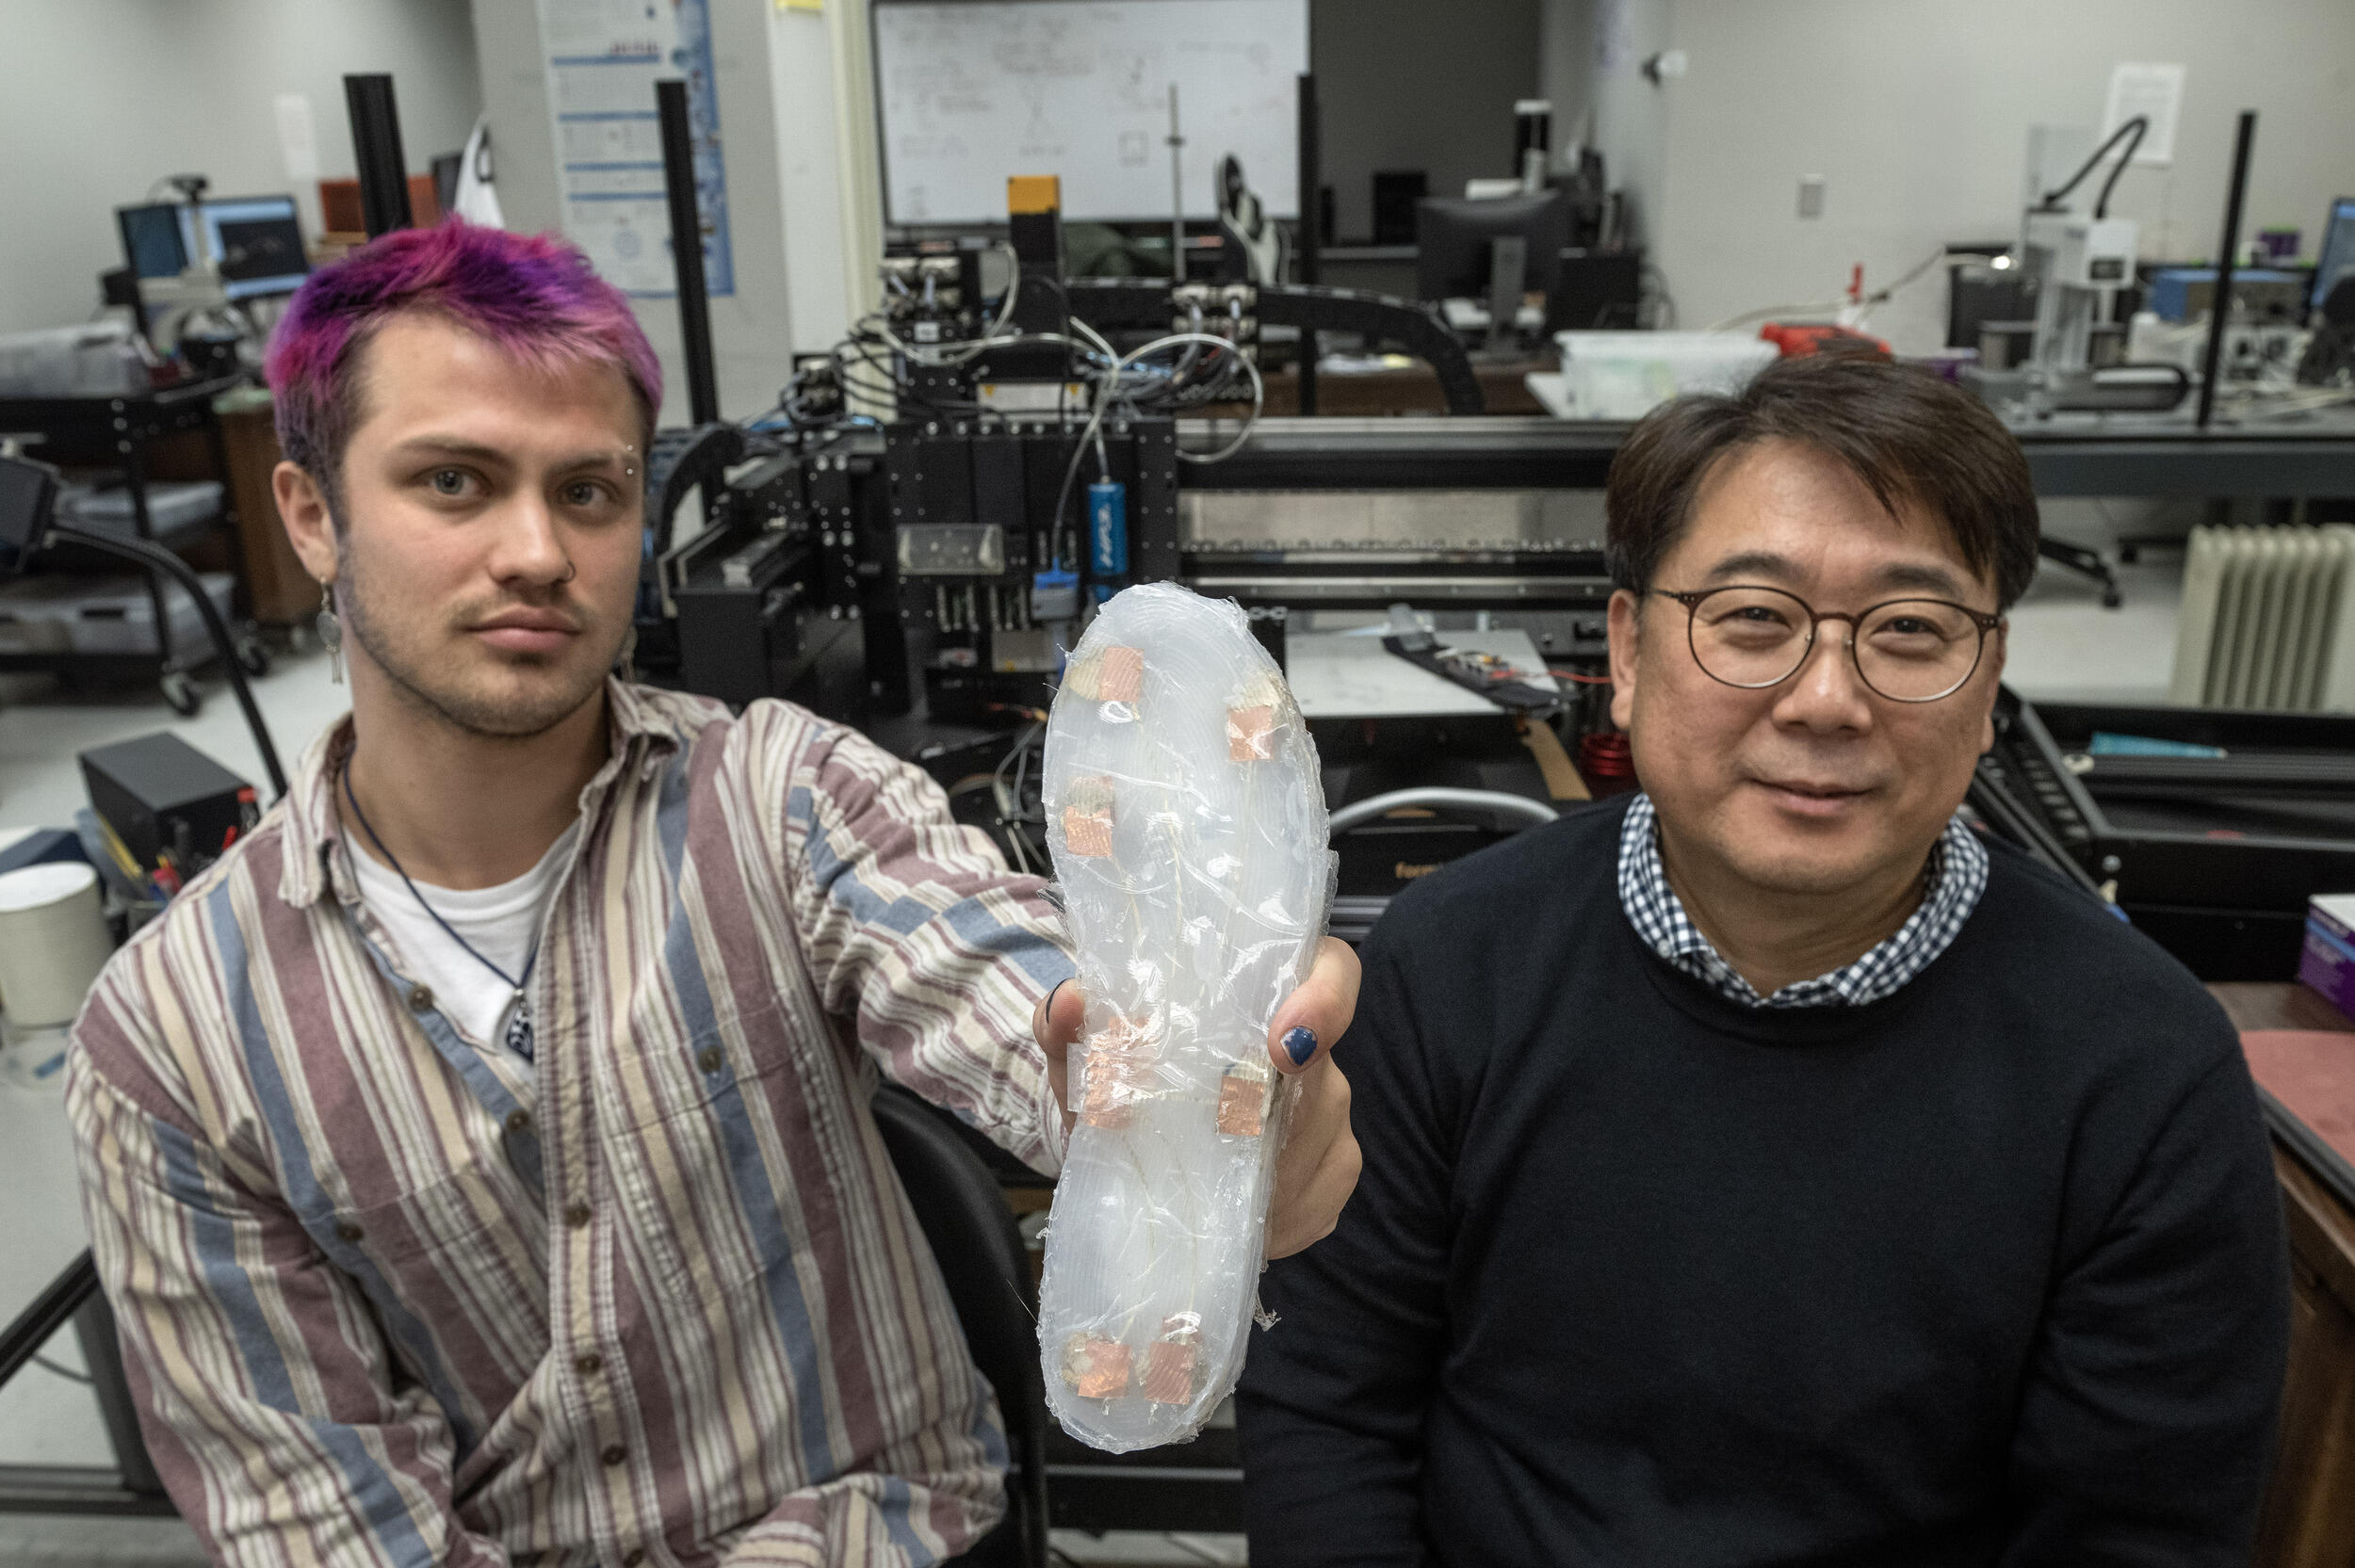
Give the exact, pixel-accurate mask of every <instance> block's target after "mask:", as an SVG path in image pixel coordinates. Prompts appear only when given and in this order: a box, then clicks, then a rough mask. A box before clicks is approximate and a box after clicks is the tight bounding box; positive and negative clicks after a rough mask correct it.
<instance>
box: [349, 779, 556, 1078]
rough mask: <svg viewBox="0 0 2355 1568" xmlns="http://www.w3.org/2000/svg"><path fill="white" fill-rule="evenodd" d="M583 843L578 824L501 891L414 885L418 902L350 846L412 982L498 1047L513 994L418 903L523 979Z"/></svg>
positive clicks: (357, 844)
mask: <svg viewBox="0 0 2355 1568" xmlns="http://www.w3.org/2000/svg"><path fill="white" fill-rule="evenodd" d="M579 836H580V824H579V823H578V822H577V821H576V822H575V823H574V824H573V825H572V826H571V827H569V828H567V829H565V830H564V832H563V834H562V836H560V838H558V839H557V841H556V842H555V843H554V844H552V845H550V846H549V847H548V852H547V853H546V854H544V855H543V856H541V857H540V864H539V865H535V866H533V867H532V868H531V869H530V870H528V871H527V872H525V873H524V874H523V875H522V876H520V877H517V878H516V879H515V880H514V881H511V882H501V883H499V884H498V886H496V887H483V888H470V889H464V890H461V889H457V888H448V887H433V886H430V884H428V883H425V882H419V883H417V892H416V893H415V894H413V893H411V892H410V891H409V889H408V887H407V886H406V885H405V884H404V883H403V882H402V881H401V880H400V878H399V876H398V874H397V873H396V872H395V871H394V870H393V869H392V868H391V867H390V866H388V865H384V864H383V863H382V862H381V861H379V860H378V859H377V858H376V856H375V855H374V854H373V853H371V852H370V849H371V848H372V847H370V846H367V845H365V839H364V835H361V834H353V835H352V836H351V839H350V841H349V842H350V846H351V863H352V865H353V866H354V867H355V868H356V869H357V870H358V872H359V876H360V897H361V898H362V899H363V900H364V901H365V903H366V904H367V906H368V908H369V909H370V910H371V911H373V912H374V913H375V915H376V917H377V919H379V920H381V921H382V922H383V923H384V929H386V931H388V932H389V933H391V936H392V939H393V944H394V946H396V947H397V948H398V950H399V953H400V957H401V961H402V962H403V963H405V964H406V965H407V967H408V970H409V975H410V978H412V979H414V980H416V981H417V982H418V983H419V984H421V985H424V986H426V987H428V988H430V990H431V991H432V993H433V1000H434V1003H435V1005H436V1006H438V1007H439V1008H440V1009H441V1010H442V1012H443V1014H444V1015H445V1016H446V1017H447V1018H448V1019H449V1020H450V1021H451V1022H452V1023H454V1024H456V1025H457V1026H458V1027H459V1030H460V1032H461V1033H463V1034H464V1035H465V1036H466V1037H467V1038H468V1039H470V1040H472V1041H474V1042H475V1043H478V1044H483V1045H498V1044H501V1043H503V1042H504V1040H505V1037H506V1030H507V1019H508V1013H509V1011H510V1010H512V1008H513V1007H514V1005H515V991H514V988H513V987H512V986H511V985H509V984H508V983H507V982H506V981H505V980H502V979H500V978H498V977H497V976H496V975H494V974H492V973H491V971H490V969H489V968H488V967H487V966H485V965H484V964H483V962H482V960H481V959H478V958H476V957H475V956H474V954H473V953H469V952H467V951H466V949H465V948H464V947H462V946H459V945H458V944H457V943H455V942H453V941H451V940H450V935H449V932H448V931H446V930H444V929H442V928H441V927H440V926H439V925H437V924H435V923H434V920H433V916H432V915H430V914H428V913H426V912H425V910H424V909H423V907H421V906H420V905H419V904H418V902H417V896H418V895H419V894H422V895H423V896H424V897H425V898H426V900H427V901H428V902H429V903H430V904H431V905H432V906H433V909H434V912H435V913H438V914H440V915H441V917H442V918H443V919H444V920H447V921H448V922H449V924H450V927H451V929H454V930H456V931H457V932H458V934H459V935H461V936H463V937H464V938H465V939H466V941H467V942H468V943H469V944H471V945H472V946H473V947H474V949H475V952H477V953H480V954H481V955H482V958H487V959H489V960H490V961H491V962H493V963H495V964H497V965H498V966H499V967H500V968H501V969H504V970H506V971H507V973H508V974H510V975H512V976H514V977H516V978H521V977H522V975H523V972H524V965H525V964H526V963H528V962H530V960H531V949H532V946H533V944H534V943H536V942H537V941H538V940H539V936H540V920H541V917H542V916H543V915H544V914H545V913H547V907H548V896H549V895H550V894H551V893H553V892H555V890H556V879H557V876H558V874H559V873H560V872H561V871H562V870H563V868H564V863H565V861H566V860H567V859H568V858H570V856H571V855H572V852H573V843H574V841H575V840H576V839H577V838H579Z"/></svg>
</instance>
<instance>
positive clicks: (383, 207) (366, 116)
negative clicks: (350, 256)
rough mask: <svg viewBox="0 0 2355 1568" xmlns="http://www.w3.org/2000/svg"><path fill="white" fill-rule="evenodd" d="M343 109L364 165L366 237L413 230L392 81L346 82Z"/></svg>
mask: <svg viewBox="0 0 2355 1568" xmlns="http://www.w3.org/2000/svg"><path fill="white" fill-rule="evenodd" d="M344 106H345V108H346V109H347V110H349V112H350V115H351V150H352V153H353V155H354V156H355V157H356V158H357V160H358V162H359V165H360V212H361V215H362V221H363V222H365V224H366V225H367V230H368V237H369V238H370V239H374V238H376V237H377V236H378V235H379V234H390V233H391V232H392V231H393V230H395V229H407V228H410V227H413V226H414V224H415V222H416V218H414V216H413V215H412V214H411V212H410V210H409V164H408V160H407V158H405V157H404V156H403V155H402V154H401V150H400V111H399V110H398V108H396V107H395V106H394V104H393V79H392V78H391V77H390V76H385V75H373V76H346V77H345V78H344Z"/></svg>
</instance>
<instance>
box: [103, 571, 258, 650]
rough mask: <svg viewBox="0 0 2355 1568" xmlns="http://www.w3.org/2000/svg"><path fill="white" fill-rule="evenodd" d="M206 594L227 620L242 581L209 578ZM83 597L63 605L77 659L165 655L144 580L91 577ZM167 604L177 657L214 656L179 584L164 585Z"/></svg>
mask: <svg viewBox="0 0 2355 1568" xmlns="http://www.w3.org/2000/svg"><path fill="white" fill-rule="evenodd" d="M203 582H204V591H205V592H206V593H207V594H208V595H210V596H211V598H212V601H213V603H214V605H215V606H218V607H219V610H220V613H221V617H222V619H223V620H226V619H227V618H228V615H229V595H230V591H231V590H232V589H233V587H234V586H235V578H233V577H232V576H230V574H228V573H226V572H207V573H205V574H203ZM79 586H80V589H81V591H80V592H79V593H77V594H75V595H74V596H73V598H72V599H71V600H70V601H63V602H62V603H64V604H65V605H66V606H67V607H68V609H69V611H70V619H68V620H67V622H66V638H67V642H68V645H69V646H70V647H71V648H72V649H73V652H74V653H77V654H148V655H154V654H158V653H161V652H162V649H161V648H160V647H159V646H158V645H157V643H156V640H155V605H154V600H152V599H151V598H149V596H148V592H147V584H146V582H145V581H144V580H142V579H140V578H138V577H91V578H86V579H84V580H83V581H82V582H81V583H80V585H79ZM164 604H165V606H167V608H168V609H169V611H170V613H171V646H172V649H173V650H174V651H175V652H185V651H187V650H191V649H200V648H201V649H204V650H207V651H209V650H210V648H211V646H212V644H211V643H210V642H208V641H207V640H206V639H205V636H204V618H203V615H202V614H201V613H200V612H199V611H198V609H197V607H196V602H195V601H194V600H192V599H190V598H189V597H188V596H187V592H186V591H185V590H183V589H181V588H180V586H179V585H178V584H176V583H166V584H165V585H164Z"/></svg>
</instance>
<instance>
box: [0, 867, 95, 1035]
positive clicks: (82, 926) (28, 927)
mask: <svg viewBox="0 0 2355 1568" xmlns="http://www.w3.org/2000/svg"><path fill="white" fill-rule="evenodd" d="M113 952H114V940H113V938H112V937H111V936H110V935H109V934H108V932H107V930H106V913H105V912H104V910H103V909H102V908H101V906H100V904H99V900H98V873H97V872H96V871H95V870H93V869H91V868H90V867H89V865H84V864H83V863H82V862H80V861H56V862H52V863H50V864H48V865H27V866H24V867H23V868H21V869H19V870H15V871H10V872H8V873H6V874H0V1007H5V1008H7V1010H8V1024H9V1026H10V1027H11V1028H13V1029H16V1030H18V1031H23V1030H26V1029H38V1028H42V1027H45V1026H53V1025H57V1024H68V1023H72V1022H73V1015H74V1014H75V1013H77V1012H79V1011H81V1010H82V1001H83V999H84V998H85V997H87V996H88V995H89V988H90V982H91V981H93V980H95V979H97V978H98V972H99V971H100V970H101V969H104V968H105V967H106V960H107V959H108V957H110V956H111V955H112V954H113Z"/></svg>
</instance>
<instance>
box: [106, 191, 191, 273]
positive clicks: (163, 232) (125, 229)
mask: <svg viewBox="0 0 2355 1568" xmlns="http://www.w3.org/2000/svg"><path fill="white" fill-rule="evenodd" d="M187 210H188V209H187V208H186V207H183V206H179V205H176V204H172V203H159V204H157V205H154V206H150V207H118V208H116V209H115V219H116V221H117V222H118V223H120V224H121V225H122V259H123V261H124V262H126V263H128V264H129V266H130V268H131V270H132V271H133V272H135V273H137V274H138V276H140V277H142V278H177V277H178V276H180V274H181V273H183V272H185V271H187V266H188V251H187V236H186V234H185V233H184V226H183V221H182V220H183V219H184V218H186V217H187Z"/></svg>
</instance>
